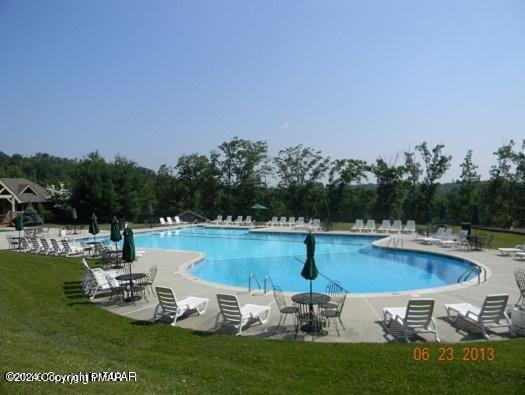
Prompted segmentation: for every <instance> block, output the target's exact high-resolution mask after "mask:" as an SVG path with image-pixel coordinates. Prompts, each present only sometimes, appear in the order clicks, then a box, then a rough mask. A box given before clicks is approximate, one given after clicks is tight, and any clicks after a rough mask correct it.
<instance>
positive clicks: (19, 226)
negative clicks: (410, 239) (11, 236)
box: [15, 214, 24, 249]
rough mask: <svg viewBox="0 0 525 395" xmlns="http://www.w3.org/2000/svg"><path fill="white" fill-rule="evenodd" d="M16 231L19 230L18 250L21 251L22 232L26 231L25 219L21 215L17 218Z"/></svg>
mask: <svg viewBox="0 0 525 395" xmlns="http://www.w3.org/2000/svg"><path fill="white" fill-rule="evenodd" d="M15 229H16V230H18V248H19V249H20V247H21V244H20V232H21V231H22V230H24V219H23V218H22V216H21V215H20V214H18V215H17V216H16V218H15Z"/></svg>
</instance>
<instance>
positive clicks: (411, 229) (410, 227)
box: [403, 219, 416, 234]
mask: <svg viewBox="0 0 525 395" xmlns="http://www.w3.org/2000/svg"><path fill="white" fill-rule="evenodd" d="M403 233H410V234H412V233H416V221H414V220H412V219H409V220H408V221H407V224H406V226H405V227H404V228H403Z"/></svg>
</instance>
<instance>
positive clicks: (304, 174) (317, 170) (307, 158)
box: [273, 145, 330, 212]
mask: <svg viewBox="0 0 525 395" xmlns="http://www.w3.org/2000/svg"><path fill="white" fill-rule="evenodd" d="M273 162H274V164H275V166H276V171H277V175H278V177H279V187H280V188H281V191H282V193H283V194H284V198H285V202H286V203H287V205H288V208H289V209H291V210H295V211H299V212H301V211H302V210H304V209H305V208H306V207H307V206H311V205H310V204H307V202H305V194H306V192H307V190H308V188H311V187H312V186H313V185H314V184H315V183H316V182H318V181H320V180H321V179H322V178H323V176H324V175H325V174H326V171H327V170H328V164H329V162H330V158H323V156H322V155H321V151H314V150H313V149H312V148H310V147H303V146H302V145H297V146H295V147H288V148H285V149H283V150H281V151H279V155H278V156H277V157H275V158H274V160H273Z"/></svg>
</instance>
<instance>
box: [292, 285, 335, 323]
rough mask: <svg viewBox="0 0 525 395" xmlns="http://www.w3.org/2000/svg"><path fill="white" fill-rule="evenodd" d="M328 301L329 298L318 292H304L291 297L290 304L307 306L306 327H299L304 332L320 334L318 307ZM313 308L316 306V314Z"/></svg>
mask: <svg viewBox="0 0 525 395" xmlns="http://www.w3.org/2000/svg"><path fill="white" fill-rule="evenodd" d="M329 301H330V296H328V295H325V294H322V293H318V292H312V293H310V292H304V293H300V294H296V295H293V296H292V302H294V303H297V304H300V305H308V306H309V314H310V320H309V323H308V324H307V325H304V326H303V327H301V330H303V331H305V332H321V326H322V325H321V319H320V318H319V311H320V308H319V306H321V305H323V304H326V303H328V302H329ZM314 306H317V313H316V311H315V308H314Z"/></svg>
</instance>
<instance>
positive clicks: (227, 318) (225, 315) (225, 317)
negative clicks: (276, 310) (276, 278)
mask: <svg viewBox="0 0 525 395" xmlns="http://www.w3.org/2000/svg"><path fill="white" fill-rule="evenodd" d="M217 302H218V303H219V310H220V312H219V314H217V319H216V322H215V326H216V327H218V325H219V324H221V325H224V326H231V327H233V328H234V329H235V331H236V335H239V334H240V333H241V331H242V328H244V327H245V326H246V325H247V324H249V323H251V322H259V323H261V324H265V323H266V322H267V321H268V318H269V317H270V310H271V309H270V306H261V305H257V304H245V305H244V306H243V307H239V301H238V300H237V297H236V296H235V295H224V294H217Z"/></svg>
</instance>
